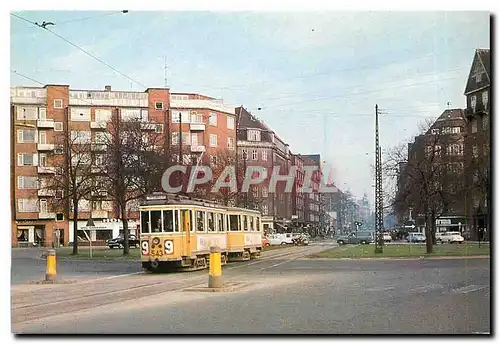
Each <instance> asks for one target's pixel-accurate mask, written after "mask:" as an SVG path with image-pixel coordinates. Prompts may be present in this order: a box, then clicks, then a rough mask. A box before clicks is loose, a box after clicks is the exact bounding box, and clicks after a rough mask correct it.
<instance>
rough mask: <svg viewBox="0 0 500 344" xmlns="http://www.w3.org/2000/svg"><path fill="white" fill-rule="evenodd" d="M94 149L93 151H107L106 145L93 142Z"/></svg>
mask: <svg viewBox="0 0 500 344" xmlns="http://www.w3.org/2000/svg"><path fill="white" fill-rule="evenodd" d="M92 150H93V151H105V150H106V145H104V144H96V143H93V144H92Z"/></svg>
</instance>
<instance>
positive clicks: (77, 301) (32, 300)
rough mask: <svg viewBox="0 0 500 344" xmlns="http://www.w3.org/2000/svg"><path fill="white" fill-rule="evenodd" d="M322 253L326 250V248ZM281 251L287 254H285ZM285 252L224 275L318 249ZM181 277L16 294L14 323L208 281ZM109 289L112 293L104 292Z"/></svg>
mask: <svg viewBox="0 0 500 344" xmlns="http://www.w3.org/2000/svg"><path fill="white" fill-rule="evenodd" d="M321 249H322V250H323V249H325V248H321ZM282 250H286V251H285V252H283V251H282ZM282 250H281V249H280V250H279V251H281V252H276V253H275V252H273V253H272V254H266V255H263V256H262V257H260V258H259V259H257V260H252V261H249V262H237V263H231V264H228V266H227V267H224V269H223V271H224V272H227V273H228V276H227V278H228V280H233V279H237V278H240V277H241V276H247V275H249V274H251V273H252V271H253V272H256V271H263V270H266V269H271V268H273V267H274V266H277V265H276V264H273V265H271V266H267V267H266V266H265V267H262V268H260V269H259V268H258V266H256V269H255V270H252V271H246V272H245V273H243V274H239V273H238V272H237V271H235V270H238V269H243V268H248V267H249V266H253V265H256V264H262V263H267V262H269V261H272V260H277V259H280V258H286V257H288V258H289V259H286V260H285V262H281V263H286V262H289V261H292V260H295V259H297V258H300V257H303V256H304V255H307V254H310V253H311V251H314V250H315V249H314V247H300V248H298V247H290V248H284V249H282ZM316 250H317V248H316ZM233 264H234V265H233ZM278 264H280V263H278ZM233 271H234V272H233ZM193 274H195V275H193ZM182 275H184V274H183V273H181V274H165V275H162V274H153V275H152V274H136V275H135V276H133V277H132V281H131V282H132V283H128V284H126V283H121V282H122V281H123V280H122V279H121V280H120V279H118V278H117V279H114V280H113V281H112V283H111V284H110V281H109V280H106V281H99V280H97V281H95V283H92V282H88V283H85V285H79V284H72V285H68V286H67V287H64V288H53V289H52V290H51V289H45V290H41V291H40V292H41V293H43V295H40V294H38V295H37V293H33V292H29V293H28V292H23V293H18V295H16V294H15V293H13V295H12V298H11V299H12V308H11V309H12V312H11V319H12V323H13V324H14V323H21V322H26V321H30V320H35V319H39V318H45V317H49V316H54V315H59V314H62V313H72V312H76V311H81V310H85V309H90V308H94V307H97V306H103V305H107V304H115V303H121V302H126V301H130V300H134V299H138V298H142V297H147V296H152V295H157V294H161V293H165V292H172V291H178V290H182V289H184V288H187V287H190V286H194V285H200V284H203V283H204V282H206V281H207V272H206V270H203V271H197V272H192V273H189V276H186V277H184V278H183V277H182ZM145 276H147V278H151V280H150V281H148V282H146V281H145V280H144V277H145ZM129 277H130V276H129ZM127 282H130V281H127ZM82 287H83V288H82ZM108 288H111V289H110V290H107V291H102V290H105V289H108ZM82 289H83V290H82ZM97 290H101V291H97ZM96 291H97V292H96ZM23 294H24V295H23ZM23 296H24V297H27V296H31V297H28V299H27V300H26V299H25V300H24V301H23ZM37 299H38V300H37ZM40 299H41V300H40Z"/></svg>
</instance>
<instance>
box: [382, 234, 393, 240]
mask: <svg viewBox="0 0 500 344" xmlns="http://www.w3.org/2000/svg"><path fill="white" fill-rule="evenodd" d="M382 237H383V238H384V242H391V241H392V236H391V234H390V233H387V232H385V233H382Z"/></svg>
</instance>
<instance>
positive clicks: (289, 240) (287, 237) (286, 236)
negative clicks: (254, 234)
mask: <svg viewBox="0 0 500 344" xmlns="http://www.w3.org/2000/svg"><path fill="white" fill-rule="evenodd" d="M293 238H294V236H293V234H292V233H282V234H269V236H268V239H269V243H270V244H271V245H286V244H293Z"/></svg>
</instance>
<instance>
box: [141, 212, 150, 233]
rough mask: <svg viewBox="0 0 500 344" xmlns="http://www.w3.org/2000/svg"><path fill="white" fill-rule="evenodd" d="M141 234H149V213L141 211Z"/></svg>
mask: <svg viewBox="0 0 500 344" xmlns="http://www.w3.org/2000/svg"><path fill="white" fill-rule="evenodd" d="M141 233H144V234H148V233H149V211H141Z"/></svg>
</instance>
